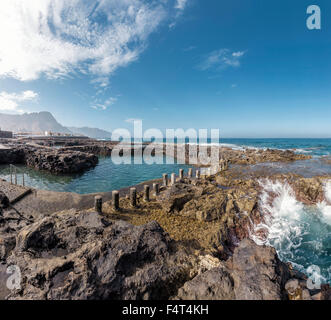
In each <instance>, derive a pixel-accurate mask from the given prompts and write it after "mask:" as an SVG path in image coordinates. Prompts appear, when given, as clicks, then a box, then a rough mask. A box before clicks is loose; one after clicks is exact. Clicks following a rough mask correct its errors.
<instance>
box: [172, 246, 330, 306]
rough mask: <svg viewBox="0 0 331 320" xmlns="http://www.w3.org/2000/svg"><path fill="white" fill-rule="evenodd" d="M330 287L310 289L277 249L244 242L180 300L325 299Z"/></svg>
mask: <svg viewBox="0 0 331 320" xmlns="http://www.w3.org/2000/svg"><path fill="white" fill-rule="evenodd" d="M330 292H331V290H330V288H329V287H328V286H323V287H322V290H318V293H316V292H314V290H312V291H311V290H309V289H308V288H307V278H306V277H305V276H304V275H303V274H300V273H299V272H295V271H293V270H291V268H290V266H289V265H287V264H285V263H283V262H281V261H280V260H279V258H278V256H277V253H276V251H275V249H273V248H271V247H267V246H258V245H256V244H255V243H254V242H253V241H252V240H249V239H245V240H243V241H241V243H240V244H239V246H238V247H237V248H236V249H235V251H234V254H233V256H232V257H231V258H230V259H229V260H228V261H226V262H224V263H222V265H221V266H219V267H216V268H213V269H211V270H208V271H206V272H204V273H202V274H199V275H197V276H196V277H195V278H193V279H192V280H190V281H188V282H186V283H185V284H184V285H183V287H181V288H180V289H179V290H178V294H177V296H176V297H174V298H175V299H181V300H287V299H292V300H294V298H295V300H312V299H316V300H317V299H318V300H326V299H327V298H328V297H329V294H330Z"/></svg>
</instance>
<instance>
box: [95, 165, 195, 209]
mask: <svg viewBox="0 0 331 320" xmlns="http://www.w3.org/2000/svg"><path fill="white" fill-rule="evenodd" d="M192 176H193V170H192V168H189V169H188V173H187V177H188V178H192ZM195 178H196V179H200V170H196V171H195ZM183 179H184V169H179V180H180V181H182V180H183ZM170 183H171V185H174V184H175V183H176V174H175V173H172V174H171V179H170ZM162 184H163V186H164V187H167V186H168V185H169V179H168V174H167V173H164V174H163V175H162ZM153 191H154V194H155V196H158V195H159V193H160V185H159V183H153ZM149 200H150V186H149V185H145V186H144V201H145V202H149ZM130 204H131V206H132V207H136V206H137V189H136V188H130ZM112 207H113V209H114V210H115V211H118V210H119V209H120V194H119V191H117V190H115V191H113V192H112ZM95 210H96V211H97V212H99V213H101V212H102V197H101V196H96V197H95Z"/></svg>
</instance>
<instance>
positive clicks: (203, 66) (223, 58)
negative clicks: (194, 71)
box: [197, 49, 245, 71]
mask: <svg viewBox="0 0 331 320" xmlns="http://www.w3.org/2000/svg"><path fill="white" fill-rule="evenodd" d="M244 55H245V51H231V50H229V49H220V50H216V51H213V52H211V53H209V54H208V55H206V56H205V57H204V59H203V61H202V62H201V63H200V64H199V65H198V66H197V68H198V69H199V70H202V71H205V70H209V69H213V70H216V71H219V70H223V69H225V68H228V67H239V66H240V63H241V59H242V57H243V56H244Z"/></svg>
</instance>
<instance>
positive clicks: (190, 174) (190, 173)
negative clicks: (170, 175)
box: [187, 168, 192, 178]
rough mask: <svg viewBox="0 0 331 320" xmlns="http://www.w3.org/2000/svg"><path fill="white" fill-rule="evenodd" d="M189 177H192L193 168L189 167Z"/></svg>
mask: <svg viewBox="0 0 331 320" xmlns="http://www.w3.org/2000/svg"><path fill="white" fill-rule="evenodd" d="M187 177H188V178H192V168H189V169H188V172H187Z"/></svg>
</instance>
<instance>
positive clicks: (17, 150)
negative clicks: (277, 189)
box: [0, 138, 311, 174]
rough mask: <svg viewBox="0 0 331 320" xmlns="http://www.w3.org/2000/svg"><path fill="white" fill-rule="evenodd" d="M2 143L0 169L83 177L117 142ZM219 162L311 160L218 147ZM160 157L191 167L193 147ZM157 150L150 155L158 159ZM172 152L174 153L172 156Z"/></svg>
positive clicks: (130, 149) (163, 151)
mask: <svg viewBox="0 0 331 320" xmlns="http://www.w3.org/2000/svg"><path fill="white" fill-rule="evenodd" d="M0 143H1V144H2V145H3V148H0V165H1V164H2V165H4V164H25V165H27V166H29V167H31V168H34V169H37V170H43V171H48V172H50V173H53V174H75V173H83V172H84V171H86V170H89V169H91V168H93V167H95V166H96V165H97V164H98V157H111V155H112V151H113V149H114V147H115V146H116V144H117V142H112V141H98V140H93V139H73V140H70V139H65V140H63V141H62V140H52V139H47V140H43V139H41V140H38V139H28V138H25V139H1V140H0ZM147 146H148V143H143V144H142V145H141V148H142V152H144V150H145V148H146V147H147ZM136 148H137V147H136V146H134V145H131V144H127V146H125V147H124V149H125V150H126V151H128V152H129V154H131V155H132V156H133V155H134V154H135V150H136ZM124 149H122V150H121V151H120V153H119V154H120V156H122V155H123V153H124V152H126V151H125V150H124ZM218 149H219V150H218V152H219V159H222V160H221V163H216V164H215V163H213V165H222V163H224V164H226V165H228V164H255V163H263V162H277V161H282V162H293V161H297V160H307V159H310V158H311V156H307V155H302V154H297V153H295V152H293V151H290V150H286V151H283V150H271V149H266V150H255V149H248V148H246V149H243V150H233V149H230V148H226V147H219V148H218ZM160 150H161V151H160V152H159V153H160V154H161V155H164V156H171V157H174V158H175V159H176V160H177V161H181V162H182V163H185V164H189V163H190V146H189V145H184V146H182V147H180V146H178V147H177V146H175V147H174V150H173V152H172V149H171V148H170V149H168V148H167V145H166V144H160ZM196 151H197V152H198V153H200V152H201V153H205V154H206V155H207V156H210V154H211V149H210V148H204V149H203V150H202V149H201V148H199V146H198V147H197V148H196ZM155 152H158V151H155V150H152V152H151V154H152V155H153V156H154V155H155ZM169 152H171V153H169ZM193 165H195V166H197V167H204V166H207V167H209V166H210V164H208V165H205V164H203V163H201V162H199V158H198V162H197V163H194V164H193Z"/></svg>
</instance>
